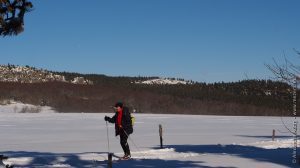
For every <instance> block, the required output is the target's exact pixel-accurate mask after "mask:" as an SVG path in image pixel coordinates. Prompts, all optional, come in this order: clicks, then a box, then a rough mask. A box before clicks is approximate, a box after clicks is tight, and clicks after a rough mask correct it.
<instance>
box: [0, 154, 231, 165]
mask: <svg viewBox="0 0 300 168" xmlns="http://www.w3.org/2000/svg"><path fill="white" fill-rule="evenodd" d="M1 153H2V154H5V155H7V156H9V157H10V158H22V157H29V158H32V160H31V161H29V162H28V163H26V164H25V165H17V164H15V168H25V167H26V168H28V167H32V168H49V167H74V168H107V161H93V160H82V158H80V157H79V156H78V155H79V154H88V153H78V154H63V153H47V152H26V151H6V152H1ZM91 153H94V154H97V155H104V156H105V155H106V154H107V153H99V152H98V153H96V152H91ZM98 159H100V160H103V159H104V158H103V157H102V158H98ZM201 163H204V162H201V161H180V160H161V159H131V160H126V161H121V160H120V161H118V160H114V161H113V168H157V167H159V168H169V167H180V168H187V167H189V168H199V167H203V168H214V167H209V166H202V165H201ZM223 168H225V167H223ZM227 168H229V167H227Z"/></svg>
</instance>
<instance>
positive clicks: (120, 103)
mask: <svg viewBox="0 0 300 168" xmlns="http://www.w3.org/2000/svg"><path fill="white" fill-rule="evenodd" d="M115 107H121V108H123V103H122V102H117V103H116V104H115Z"/></svg>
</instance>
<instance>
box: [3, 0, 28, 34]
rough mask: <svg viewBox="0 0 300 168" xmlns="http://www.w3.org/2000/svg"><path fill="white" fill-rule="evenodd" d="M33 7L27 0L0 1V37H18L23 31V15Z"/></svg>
mask: <svg viewBox="0 0 300 168" xmlns="http://www.w3.org/2000/svg"><path fill="white" fill-rule="evenodd" d="M32 8H33V5H32V3H31V2H29V1H28V0H0V36H12V35H18V34H19V33H21V32H23V31H24V27H23V26H24V15H25V13H26V12H29V11H31V10H32Z"/></svg>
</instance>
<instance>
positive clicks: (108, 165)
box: [107, 153, 112, 168]
mask: <svg viewBox="0 0 300 168" xmlns="http://www.w3.org/2000/svg"><path fill="white" fill-rule="evenodd" d="M107 168H112V153H108V163H107Z"/></svg>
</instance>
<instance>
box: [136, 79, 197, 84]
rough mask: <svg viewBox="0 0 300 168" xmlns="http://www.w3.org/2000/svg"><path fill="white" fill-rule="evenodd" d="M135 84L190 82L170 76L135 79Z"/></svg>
mask: <svg viewBox="0 0 300 168" xmlns="http://www.w3.org/2000/svg"><path fill="white" fill-rule="evenodd" d="M135 83H136V84H148V85H155V84H157V85H177V84H182V85H186V84H191V83H192V82H190V81H184V80H177V79H170V78H157V79H149V80H145V81H136V82H135Z"/></svg>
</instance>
